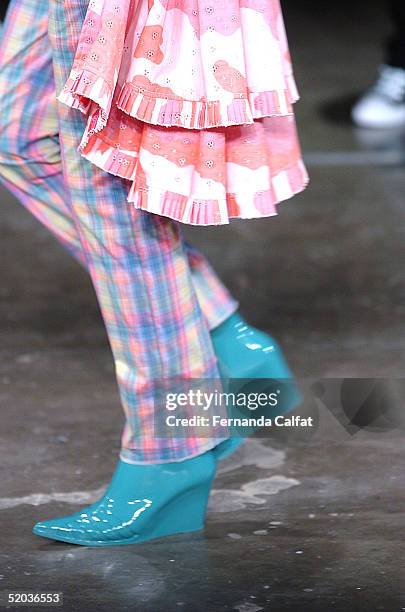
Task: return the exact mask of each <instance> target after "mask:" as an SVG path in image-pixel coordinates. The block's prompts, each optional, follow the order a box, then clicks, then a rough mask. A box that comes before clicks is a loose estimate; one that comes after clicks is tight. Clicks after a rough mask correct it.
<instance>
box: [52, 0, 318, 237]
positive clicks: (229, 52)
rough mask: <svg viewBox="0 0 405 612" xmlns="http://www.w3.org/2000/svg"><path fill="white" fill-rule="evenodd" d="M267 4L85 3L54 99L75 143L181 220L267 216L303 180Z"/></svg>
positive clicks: (147, 205)
mask: <svg viewBox="0 0 405 612" xmlns="http://www.w3.org/2000/svg"><path fill="white" fill-rule="evenodd" d="M297 99H298V94H297V89H296V86H295V82H294V77H293V73H292V68H291V61H290V56H289V51H288V44H287V38H286V34H285V29H284V22H283V18H282V13H281V9H280V4H279V0H90V2H89V6H88V11H87V15H86V18H85V21H84V23H83V28H82V32H81V37H80V41H79V44H78V47H77V52H76V57H75V61H74V64H73V67H72V71H71V74H70V77H69V79H68V81H67V83H66V85H65V87H64V89H63V90H62V92H61V93H60V95H59V100H60V101H61V102H64V103H66V104H68V105H70V106H73V107H74V108H78V109H79V110H81V111H82V112H83V113H85V114H86V115H87V117H88V120H87V126H86V129H85V132H84V134H83V138H82V142H81V145H80V150H81V152H82V154H83V155H84V156H85V157H86V158H87V159H89V160H90V161H91V162H92V163H94V164H96V165H97V166H99V167H101V168H102V169H104V170H106V171H107V172H110V173H112V174H116V175H119V176H121V177H123V178H125V179H128V180H129V181H130V182H131V185H130V188H129V193H128V200H129V201H131V202H133V203H134V205H135V206H136V207H137V208H141V209H144V210H147V211H149V212H152V213H156V214H159V215H164V216H168V217H170V218H172V219H175V220H178V221H181V222H183V223H189V224H197V225H212V224H223V223H229V219H230V218H232V217H240V218H257V217H264V216H270V215H274V214H276V204H277V203H279V202H281V201H282V200H285V199H287V198H289V197H291V196H292V195H294V194H295V193H297V192H299V191H301V190H302V189H303V188H304V187H305V185H306V183H307V180H308V177H307V173H306V170H305V167H304V165H303V162H302V159H301V151H300V146H299V142H298V138H297V133H296V126H295V119H294V115H293V111H292V104H293V103H294V102H295V101H296V100H297Z"/></svg>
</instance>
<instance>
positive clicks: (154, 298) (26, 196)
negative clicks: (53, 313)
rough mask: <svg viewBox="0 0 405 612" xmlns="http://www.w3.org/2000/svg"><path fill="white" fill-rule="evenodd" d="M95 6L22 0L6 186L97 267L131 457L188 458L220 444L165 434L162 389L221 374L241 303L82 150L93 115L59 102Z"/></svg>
mask: <svg viewBox="0 0 405 612" xmlns="http://www.w3.org/2000/svg"><path fill="white" fill-rule="evenodd" d="M88 2H89V0H12V2H11V4H10V7H9V10H8V14H7V17H6V21H5V23H4V26H3V30H2V40H1V44H0V180H1V181H2V182H3V184H4V185H5V186H6V187H7V188H8V189H9V190H10V191H11V192H12V193H13V194H14V195H15V196H16V197H17V198H18V199H19V200H20V201H21V202H22V204H23V205H24V206H25V207H26V208H27V209H28V210H29V211H30V212H31V213H32V214H33V215H34V216H35V217H36V218H37V219H38V220H39V221H40V222H41V223H43V224H44V225H45V226H46V227H47V228H48V229H49V230H50V231H51V232H52V233H53V234H54V235H55V236H56V238H57V239H58V240H59V241H60V242H61V243H62V244H63V245H64V247H65V248H67V249H68V250H69V252H70V253H71V254H72V255H73V256H74V257H75V258H76V259H77V260H78V261H79V262H80V263H81V264H82V265H83V266H85V268H86V269H87V271H88V272H89V274H90V276H91V280H92V283H93V286H94V289H95V292H96V295H97V299H98V301H99V305H100V309H101V312H102V316H103V319H104V322H105V325H106V330H107V333H108V338H109V342H110V346H111V349H112V353H113V357H114V362H115V366H116V376H117V382H118V386H119V391H120V398H121V402H122V405H123V408H124V412H125V417H126V420H125V426H124V430H123V433H122V438H121V447H122V448H121V458H122V459H124V460H127V461H132V462H136V463H142V462H147V463H160V462H168V461H181V460H183V459H186V458H189V457H192V456H196V455H198V454H200V453H202V452H204V451H206V450H208V449H210V448H213V447H214V446H215V445H216V444H218V443H219V442H220V441H221V440H220V439H218V438H215V436H214V435H213V436H212V437H209V436H208V437H204V438H201V437H198V434H197V431H196V432H195V433H196V435H195V436H193V435H192V433H191V435H189V436H188V437H183V438H177V439H176V438H167V439H162V438H156V437H155V436H154V427H153V418H154V414H155V412H154V411H155V400H156V397H155V391H156V389H155V381H156V380H162V379H175V378H178V377H181V378H182V379H189V378H190V379H195V378H197V379H201V378H212V379H216V378H219V372H218V369H217V360H216V357H215V354H214V350H213V347H212V343H211V338H210V334H209V330H210V329H212V328H214V327H216V326H217V325H219V324H220V323H221V322H222V321H224V320H225V319H226V318H228V317H229V316H230V315H231V314H232V313H233V312H234V311H235V310H236V309H237V307H238V304H237V302H236V301H235V300H234V299H233V298H232V297H231V295H230V294H229V292H228V291H227V289H226V288H225V287H224V286H223V285H222V283H221V282H220V280H219V279H218V278H217V276H216V275H215V273H214V271H213V270H212V268H211V267H210V265H209V264H208V262H207V261H206V260H205V259H204V257H203V256H202V255H201V254H200V253H199V252H198V251H197V250H195V249H193V248H192V247H191V246H190V245H188V244H187V243H186V242H185V241H184V239H183V237H182V235H181V231H180V228H179V225H178V224H177V223H176V222H173V221H171V220H169V219H166V218H164V217H160V216H158V215H153V214H150V213H147V212H143V211H140V210H136V209H135V208H134V207H133V206H132V205H131V204H129V203H128V202H127V199H126V195H127V185H126V182H125V181H124V180H123V179H120V178H119V177H114V176H112V175H109V174H107V173H105V172H103V171H102V170H99V169H98V168H97V167H95V166H94V165H92V164H90V163H89V162H87V161H86V160H84V159H83V158H82V157H81V156H80V154H79V153H78V151H77V147H78V144H79V142H80V139H81V135H82V133H83V128H84V118H83V117H82V116H81V115H80V113H78V112H77V111H75V110H71V109H70V108H68V107H65V106H63V105H61V104H60V103H58V102H57V101H56V91H60V89H61V88H62V86H63V85H64V83H65V81H66V78H67V76H68V73H69V70H70V68H71V65H72V61H73V55H74V52H75V50H76V46H77V41H78V37H79V33H80V30H81V25H82V23H83V19H84V17H85V13H86V9H87V5H88Z"/></svg>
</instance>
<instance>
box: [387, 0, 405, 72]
mask: <svg viewBox="0 0 405 612" xmlns="http://www.w3.org/2000/svg"><path fill="white" fill-rule="evenodd" d="M391 16H392V24H393V27H394V32H393V34H392V36H391V38H390V39H389V40H388V43H387V49H386V57H385V62H386V63H387V64H388V65H389V66H394V67H395V68H402V69H403V70H405V3H404V2H403V0H391Z"/></svg>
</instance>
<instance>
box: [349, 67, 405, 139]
mask: <svg viewBox="0 0 405 612" xmlns="http://www.w3.org/2000/svg"><path fill="white" fill-rule="evenodd" d="M352 119H353V121H354V123H356V124H357V125H358V126H359V127H365V128H395V127H400V126H404V125H405V70H403V69H402V68H394V67H392V66H386V65H384V64H383V65H382V66H380V69H379V77H378V79H377V81H376V83H375V84H374V85H373V86H372V87H370V89H369V90H368V91H367V92H366V93H365V94H364V95H363V96H362V97H361V98H360V100H359V101H358V102H357V103H356V104H355V105H354V106H353V108H352Z"/></svg>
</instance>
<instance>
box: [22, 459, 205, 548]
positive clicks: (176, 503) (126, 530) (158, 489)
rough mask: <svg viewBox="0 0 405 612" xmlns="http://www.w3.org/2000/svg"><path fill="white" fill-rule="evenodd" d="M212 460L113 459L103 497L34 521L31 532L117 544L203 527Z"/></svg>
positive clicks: (72, 540) (90, 543) (86, 543)
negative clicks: (115, 461) (147, 461)
mask: <svg viewBox="0 0 405 612" xmlns="http://www.w3.org/2000/svg"><path fill="white" fill-rule="evenodd" d="M215 470H216V459H215V457H214V454H213V453H212V451H208V452H206V453H203V454H202V455H199V456H198V457H193V458H192V459H187V460H185V461H181V462H176V463H160V464H130V463H126V462H124V461H122V460H121V459H120V460H119V462H118V465H117V467H116V470H115V472H114V475H113V478H112V480H111V483H110V484H109V486H108V488H107V490H106V492H105V494H104V495H103V497H102V498H101V499H100V500H99V501H98V502H96V503H95V504H92V505H91V506H88V507H87V508H84V509H83V510H81V511H80V512H76V513H75V514H71V515H69V516H65V517H62V518H57V519H53V520H49V521H43V522H40V523H37V524H36V525H35V527H34V528H33V532H34V533H35V534H36V535H39V536H42V537H44V538H50V539H52V540H61V541H62V542H70V543H71V544H81V545H82V546H122V545H125V544H136V543H139V542H145V541H147V540H152V539H155V538H161V537H163V536H169V535H174V534H177V533H185V532H191V531H199V530H201V529H203V527H204V518H205V511H206V507H207V503H208V497H209V493H210V489H211V484H212V481H213V479H214V476H215Z"/></svg>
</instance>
